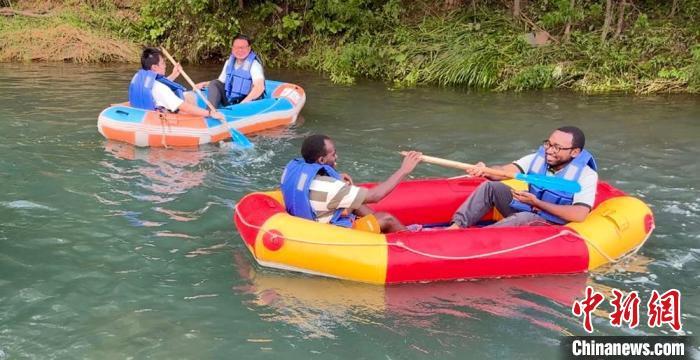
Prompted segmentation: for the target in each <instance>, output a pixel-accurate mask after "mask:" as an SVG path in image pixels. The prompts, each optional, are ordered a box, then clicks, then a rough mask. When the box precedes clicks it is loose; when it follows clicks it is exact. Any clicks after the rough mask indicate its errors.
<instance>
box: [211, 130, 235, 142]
mask: <svg viewBox="0 0 700 360" xmlns="http://www.w3.org/2000/svg"><path fill="white" fill-rule="evenodd" d="M230 138H231V133H229V132H228V130H227V131H224V132H221V133H218V134H214V135H212V136H211V142H213V143H214V142H219V141H222V140H226V139H230Z"/></svg>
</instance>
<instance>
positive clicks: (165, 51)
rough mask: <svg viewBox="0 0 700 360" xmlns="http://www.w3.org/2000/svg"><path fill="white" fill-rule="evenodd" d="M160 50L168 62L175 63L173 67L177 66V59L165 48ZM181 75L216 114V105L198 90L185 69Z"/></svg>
mask: <svg viewBox="0 0 700 360" xmlns="http://www.w3.org/2000/svg"><path fill="white" fill-rule="evenodd" d="M160 49H161V50H162V51H163V54H165V57H167V58H168V60H170V62H171V63H173V66H176V65H177V62H175V59H173V57H172V56H170V53H169V52H168V50H165V48H163V47H161V48H160ZM180 74H182V77H184V78H185V80H187V82H188V83H189V84H190V86H192V90H194V92H195V93H197V95H199V97H200V98H202V100H204V103H205V104H207V106H208V107H209V110H211V111H212V112H215V111H216V108H215V107H214V105H212V104H211V103H210V102H209V99H207V98H206V97H205V96H204V94H202V92H201V91H200V90H199V89H197V86H196V85H195V84H194V81H192V79H190V77H189V75H187V73H186V72H185V69H180Z"/></svg>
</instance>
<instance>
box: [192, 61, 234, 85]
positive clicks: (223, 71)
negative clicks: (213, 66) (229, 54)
mask: <svg viewBox="0 0 700 360" xmlns="http://www.w3.org/2000/svg"><path fill="white" fill-rule="evenodd" d="M227 66H228V60H226V62H225V63H224V67H223V68H222V69H221V73H220V74H219V77H218V78H216V79H215V80H219V81H221V82H222V83H226V67H227ZM210 82H211V80H210V81H202V82H199V83H197V84H195V86H196V87H197V89H199V90H202V89H204V88H205V87H209V83H210Z"/></svg>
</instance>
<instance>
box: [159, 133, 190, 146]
mask: <svg viewBox="0 0 700 360" xmlns="http://www.w3.org/2000/svg"><path fill="white" fill-rule="evenodd" d="M163 143H165V145H168V146H198V145H199V136H173V135H166V136H165V141H163V135H149V136H148V146H153V147H162V146H163Z"/></svg>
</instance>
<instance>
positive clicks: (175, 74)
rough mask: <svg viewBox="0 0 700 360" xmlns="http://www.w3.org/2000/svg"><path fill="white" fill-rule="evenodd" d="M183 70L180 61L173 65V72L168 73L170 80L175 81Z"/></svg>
mask: <svg viewBox="0 0 700 360" xmlns="http://www.w3.org/2000/svg"><path fill="white" fill-rule="evenodd" d="M181 72H182V66H181V65H180V63H176V64H175V66H173V72H172V73H170V75H168V80H170V81H175V79H177V78H178V77H179V76H180V73H181Z"/></svg>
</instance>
